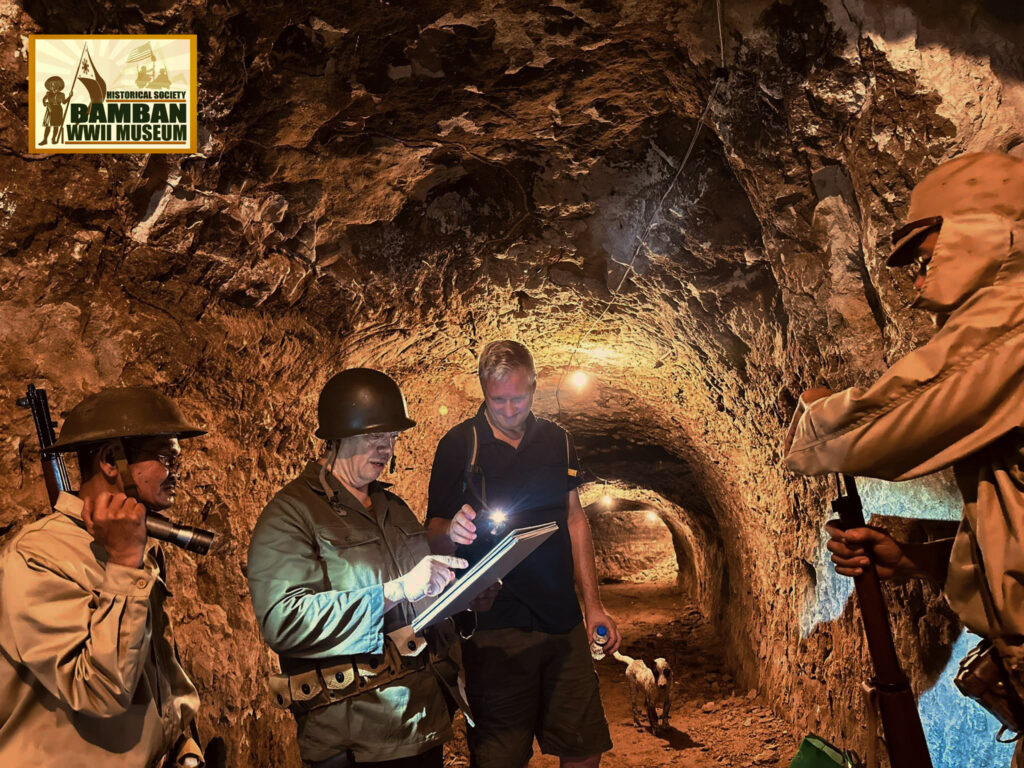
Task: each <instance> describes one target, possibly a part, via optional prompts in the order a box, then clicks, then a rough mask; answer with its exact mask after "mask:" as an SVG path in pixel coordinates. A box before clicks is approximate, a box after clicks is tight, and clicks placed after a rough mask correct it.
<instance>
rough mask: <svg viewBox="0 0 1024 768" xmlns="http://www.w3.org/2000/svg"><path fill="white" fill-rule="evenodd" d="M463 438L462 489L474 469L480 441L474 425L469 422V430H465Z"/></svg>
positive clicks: (467, 482)
mask: <svg viewBox="0 0 1024 768" xmlns="http://www.w3.org/2000/svg"><path fill="white" fill-rule="evenodd" d="M463 436H464V437H465V440H466V469H465V472H464V474H463V479H462V482H463V487H465V486H466V485H468V484H469V478H470V477H472V475H473V471H474V469H475V468H476V452H477V448H479V444H480V439H479V437H478V436H477V433H476V423H475V422H472V421H471V422H470V423H469V429H467V430H466V431H465V432H464V433H463Z"/></svg>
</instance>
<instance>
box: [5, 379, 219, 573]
mask: <svg viewBox="0 0 1024 768" xmlns="http://www.w3.org/2000/svg"><path fill="white" fill-rule="evenodd" d="M17 404H18V405H19V406H20V407H22V408H28V409H29V410H30V411H31V412H32V420H33V421H34V422H35V425H36V436H37V437H38V438H39V448H40V453H39V458H40V461H41V462H42V464H43V481H44V482H45V483H46V493H47V495H48V496H49V499H50V506H51V507H54V508H56V504H57V497H58V496H59V495H60V494H61V492H64V493H71V482H70V481H69V480H68V470H67V466H65V464H64V455H63V454H61V453H57V452H55V451H52V450H50V448H51V446H52V445H53V444H54V443H55V442H57V436H56V434H55V433H54V431H53V428H54V427H56V426H57V422H55V421H54V420H53V419H52V418H51V417H50V403H49V401H48V400H47V399H46V390H45V389H36V387H35V386H34V385H32V384H29V385H28V390H27V391H26V393H25V396H24V397H19V398H18V400H17ZM212 506H213V504H212V502H209V501H208V502H206V508H207V509H209V508H210V507H212ZM146 533H148V534H149V535H150V536H151V537H152V538H154V539H158V540H160V541H166V542H167V543H169V544H174V545H175V546H178V547H181V548H182V549H185V550H187V551H189V552H195V553H197V554H200V555H205V554H207V553H208V552H209V551H210V546H211V545H212V544H213V540H214V538H215V536H216V534H214V533H213V532H212V531H204V530H203V529H202V528H194V527H192V526H190V525H178V524H177V523H172V522H171V521H170V520H168V519H167V518H165V517H163V516H162V515H157V514H155V513H153V512H147V514H146Z"/></svg>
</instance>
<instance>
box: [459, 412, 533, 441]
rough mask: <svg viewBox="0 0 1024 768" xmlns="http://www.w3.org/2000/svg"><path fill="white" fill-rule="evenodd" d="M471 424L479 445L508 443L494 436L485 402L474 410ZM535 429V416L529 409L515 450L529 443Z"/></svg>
mask: <svg viewBox="0 0 1024 768" xmlns="http://www.w3.org/2000/svg"><path fill="white" fill-rule="evenodd" d="M473 424H474V426H476V434H477V439H478V440H479V441H480V445H483V444H484V443H504V444H505V445H508V443H506V442H505V441H504V440H499V439H498V438H496V437H495V436H494V427H492V426H491V422H489V421H488V420H487V403H481V404H480V409H479V410H478V411H477V412H476V416H474V417H473ZM536 431H537V417H536V416H534V415H533V411H530V412H529V413H528V414H527V415H526V431H525V432H523V439H522V440H520V441H519V447H518V448H516V449H515V450H518V451H521V450H522V449H523V448H524V447H525V446H527V445H529V443H530V441H531V440H532V439H533V437H534V434H535V433H536ZM508 447H509V448H511V447H512V446H511V445H509V446H508Z"/></svg>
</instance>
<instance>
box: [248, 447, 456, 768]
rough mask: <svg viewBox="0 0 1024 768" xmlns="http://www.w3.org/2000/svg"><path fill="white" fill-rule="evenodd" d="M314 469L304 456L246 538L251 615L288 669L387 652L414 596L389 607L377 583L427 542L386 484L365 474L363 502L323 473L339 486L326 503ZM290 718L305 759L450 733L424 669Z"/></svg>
mask: <svg viewBox="0 0 1024 768" xmlns="http://www.w3.org/2000/svg"><path fill="white" fill-rule="evenodd" d="M319 474H320V464H318V463H316V462H310V463H309V464H308V465H307V466H306V468H305V470H304V471H303V472H302V474H301V475H300V476H299V477H297V478H296V479H295V480H293V481H292V482H291V483H289V484H288V485H286V486H285V487H284V489H282V490H281V491H280V492H279V493H278V494H277V495H276V496H275V497H274V498H273V499H271V501H270V503H269V504H267V506H266V508H265V509H264V510H263V513H262V514H261V515H260V518H259V520H258V521H257V523H256V528H255V529H254V530H253V535H252V543H251V545H250V547H249V563H248V567H247V571H246V573H247V577H248V579H249V589H250V591H251V593H252V601H253V607H254V609H255V613H256V620H257V621H258V622H259V626H260V631H261V632H262V633H263V637H264V639H265V640H266V641H267V644H268V645H269V646H270V647H271V649H272V650H274V651H275V652H276V653H277V654H278V656H279V657H280V660H281V669H282V671H283V672H285V673H289V674H292V673H296V672H301V671H306V670H309V669H312V668H314V667H316V666H318V665H319V666H322V667H327V666H330V665H331V663H332V660H339V657H341V660H345V659H349V658H351V657H353V656H356V657H358V656H371V655H378V654H381V653H383V651H384V634H385V633H387V632H391V631H393V630H395V629H398V628H399V627H403V626H405V625H407V624H410V623H411V622H412V619H413V618H414V617H415V613H416V608H417V607H420V606H412V605H410V604H409V603H407V602H401V603H399V604H398V605H396V606H395V607H393V608H392V609H391V610H390V611H388V612H387V613H385V611H384V590H383V584H384V582H385V581H390V580H392V579H395V578H397V577H399V576H401V575H402V574H403V573H406V572H407V571H409V569H411V568H412V567H413V566H414V565H416V563H418V562H419V561H420V560H421V559H422V558H423V557H426V556H427V555H429V554H430V547H429V545H428V544H427V537H426V531H425V530H424V528H423V526H422V525H421V524H420V522H419V521H418V520H417V519H416V516H415V515H414V514H413V513H412V511H411V510H410V509H409V508H408V507H407V506H406V505H405V503H404V502H403V501H402V500H401V499H399V498H398V497H397V496H395V495H394V494H393V493H390V492H388V491H387V490H385V484H383V483H371V484H370V489H369V491H370V499H371V501H372V507H371V508H370V509H367V508H366V507H364V506H363V505H362V504H361V503H359V502H358V501H357V500H356V499H355V498H354V497H353V496H352V495H351V494H350V493H349V492H348V491H347V490H346V489H345V487H344V486H343V485H341V483H340V482H338V480H337V479H336V478H335V477H334V476H333V475H330V474H328V476H327V477H328V482H329V483H330V486H331V488H333V489H334V490H335V491H336V492H337V497H336V501H335V504H334V505H333V506H332V505H331V504H330V503H328V500H327V496H326V494H325V493H324V491H323V489H322V487H321V486H320V480H319ZM422 607H426V603H425V602H424V604H423V606H422ZM296 719H297V720H298V727H299V751H300V753H301V754H302V758H303V759H304V760H308V761H317V760H325V759H327V758H328V757H332V756H333V755H336V754H338V753H339V752H341V751H343V750H345V749H351V750H352V752H353V755H354V757H355V759H356V760H357V761H360V762H377V761H383V760H393V759H398V758H401V757H407V756H410V755H417V754H421V753H423V752H426V751H428V750H430V749H432V748H433V747H435V746H438V745H440V744H442V743H444V742H445V741H447V740H448V739H450V738H451V735H452V731H451V716H450V714H449V711H448V707H447V704H446V701H445V696H444V693H443V692H442V690H441V686H440V684H439V683H438V681H437V679H436V678H435V676H434V674H433V673H432V672H431V671H430V670H429V669H424V670H423V671H421V672H417V673H415V674H411V675H407V676H405V677H402V678H400V679H399V680H396V681H395V682H394V683H393V684H391V685H386V686H383V687H381V688H377V689H375V690H371V691H367V692H366V693H363V694H360V695H358V696H354V697H352V698H349V699H345V700H342V701H338V702H335V703H333V704H331V705H329V706H326V707H321V708H319V709H314V710H311V711H309V712H305V713H302V714H299V715H297V716H296Z"/></svg>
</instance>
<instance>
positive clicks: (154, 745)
mask: <svg viewBox="0 0 1024 768" xmlns="http://www.w3.org/2000/svg"><path fill="white" fill-rule="evenodd" d="M57 510H58V511H57V512H55V513H54V514H51V515H48V516H46V517H44V518H42V519H41V520H39V521H37V522H35V523H32V524H30V525H26V526H25V527H24V528H23V529H22V530H21V531H19V532H18V534H17V535H16V536H15V537H14V539H12V540H11V542H10V543H9V544H8V546H7V547H6V549H5V551H4V553H3V556H2V557H0V766H5V767H6V766H33V768H71V767H72V766H83V765H84V766H90V767H91V768H100V767H101V766H102V767H103V768H106V767H107V766H126V767H127V766H131V767H132V768H149V766H151V765H153V764H154V762H155V761H157V760H159V759H161V758H162V757H163V756H164V755H165V754H166V753H167V752H168V750H170V749H171V747H172V745H173V744H174V742H175V741H176V740H177V738H178V737H179V736H180V735H181V733H182V730H183V728H184V727H185V726H186V725H187V724H188V723H189V722H190V721H191V720H192V718H193V717H194V716H195V713H196V710H197V708H198V706H199V697H198V695H197V694H196V689H195V686H193V685H192V682H191V681H190V680H189V679H188V677H187V675H186V674H185V672H184V670H183V669H182V668H181V665H180V664H179V663H178V660H177V659H176V657H175V653H174V646H173V643H174V641H173V638H172V636H171V626H170V621H169V619H168V617H167V614H166V612H165V611H164V607H163V602H164V599H165V598H166V596H167V595H169V594H170V592H169V590H168V589H167V586H166V584H165V583H164V579H163V567H162V560H163V556H162V553H161V552H160V550H159V548H158V547H157V546H155V545H154V546H151V547H150V548H149V549H148V550H147V552H146V556H145V561H144V564H143V567H142V568H127V567H125V566H122V565H116V564H113V563H107V562H106V560H105V558H104V553H103V550H102V549H99V548H97V547H96V546H95V544H94V543H93V538H92V536H90V535H89V533H88V531H86V530H85V525H84V524H83V523H82V520H81V510H82V501H81V500H80V499H79V498H78V497H76V496H72V495H71V494H67V493H62V494H61V495H60V497H59V498H58V501H57Z"/></svg>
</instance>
